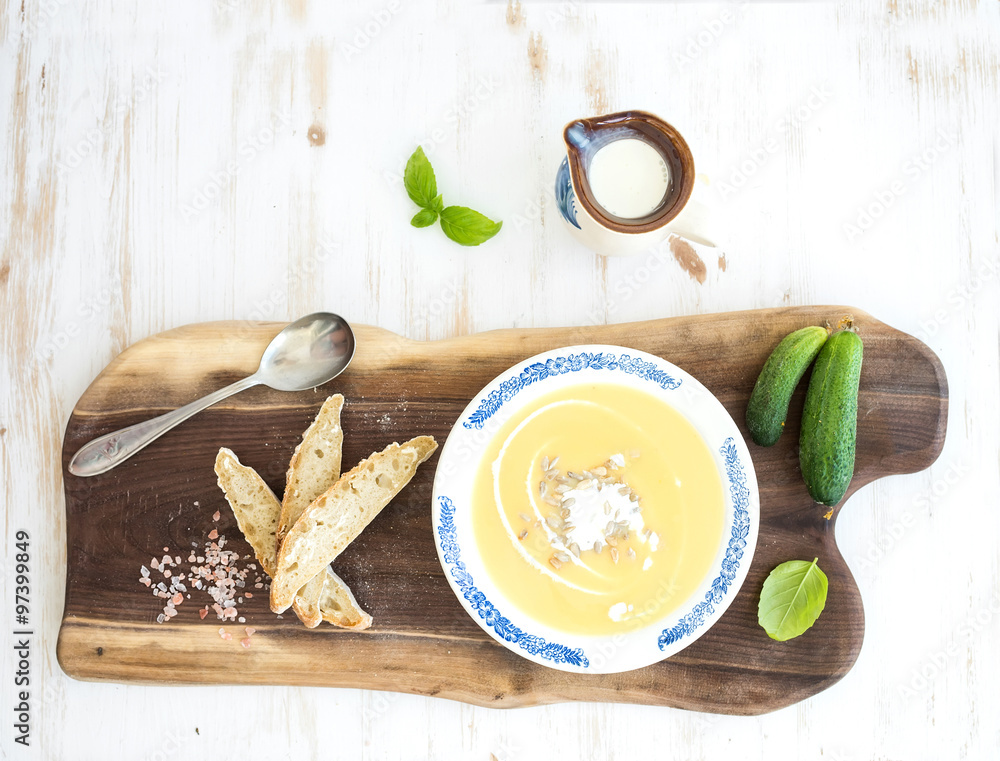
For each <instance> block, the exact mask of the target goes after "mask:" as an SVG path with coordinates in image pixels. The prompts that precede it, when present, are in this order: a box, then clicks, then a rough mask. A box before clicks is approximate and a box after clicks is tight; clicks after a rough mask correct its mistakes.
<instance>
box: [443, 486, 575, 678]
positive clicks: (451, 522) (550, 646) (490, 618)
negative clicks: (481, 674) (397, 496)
mask: <svg viewBox="0 0 1000 761" xmlns="http://www.w3.org/2000/svg"><path fill="white" fill-rule="evenodd" d="M438 502H440V504H441V520H440V523H439V525H438V538H439V540H440V542H441V550H442V554H443V556H444V560H445V562H446V563H447V564H448V565H449V572H450V573H451V577H452V578H453V579H454V580H455V583H456V584H458V586H459V588H460V589H461V590H462V596H463V597H464V598H465V599H466V600H467V601H468V602H469V605H471V606H472V608H473V610H475V611H476V613H478V614H479V617H480V618H481V619H483V621H485V622H486V624H487V625H488V626H490V627H492V628H493V631H495V632H496V633H497V634H498V635H499V636H500V638H501V639H503V640H504V641H505V642H512V643H515V644H516V645H518V647H520V648H521V649H522V650H524V651H525V652H527V653H529V654H530V655H534V656H537V657H539V658H544V659H545V660H548V661H552V662H553V663H568V664H571V665H573V666H579V667H580V668H587V666H589V665H590V660H589V659H588V658H587V656H586V655H585V654H584V652H583V650H582V649H581V648H575V649H574V648H569V647H566V646H565V645H559V644H556V643H554V642H548V641H547V640H546V639H545V638H544V637H538V636H535V635H533V634H528V633H527V632H524V631H523V630H521V629H520V628H518V627H517V626H515V625H514V624H512V623H511V622H510V619H508V618H506V617H505V616H503V615H501V614H500V611H499V610H497V609H496V607H495V606H494V605H493V603H491V602H490V601H489V600H487V599H486V595H484V594H483V593H482V592H481V591H480V590H479V588H478V587H476V585H475V582H474V581H473V579H472V574H470V573H469V572H468V571H467V570H466V568H465V563H463V562H462V553H461V550H460V549H459V546H458V536H457V533H456V530H455V505H454V503H452V501H451V500H450V499H449V498H448V497H444V496H441V497H438Z"/></svg>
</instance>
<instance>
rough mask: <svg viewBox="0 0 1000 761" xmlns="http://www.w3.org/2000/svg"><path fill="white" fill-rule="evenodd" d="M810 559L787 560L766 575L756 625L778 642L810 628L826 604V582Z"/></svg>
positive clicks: (814, 559) (824, 576)
mask: <svg viewBox="0 0 1000 761" xmlns="http://www.w3.org/2000/svg"><path fill="white" fill-rule="evenodd" d="M817 560H819V558H813V561H812V562H811V563H810V562H808V561H806V560H789V561H788V562H787V563H782V564H781V565H779V566H778V567H777V568H775V569H774V570H773V571H771V573H770V574H769V575H768V577H767V579H766V580H765V581H764V588H763V589H761V591H760V604H759V605H758V606H757V622H758V623H759V624H760V625H761V626H762V627H763V628H764V631H766V632H767V636H769V637H770V638H771V639H776V640H778V641H779V642H784V641H785V640H788V639H792V637H798V636H799V635H800V634H802V633H803V632H805V631H806V629H808V628H809V627H810V626H812V625H813V624H814V623H815V622H816V619H817V618H819V614H820V613H822V612H823V607H824V606H825V605H826V591H827V588H828V586H829V583H828V582H827V580H826V574H825V573H823V571H821V570H820V568H819V566H818V565H817V564H816V561H817Z"/></svg>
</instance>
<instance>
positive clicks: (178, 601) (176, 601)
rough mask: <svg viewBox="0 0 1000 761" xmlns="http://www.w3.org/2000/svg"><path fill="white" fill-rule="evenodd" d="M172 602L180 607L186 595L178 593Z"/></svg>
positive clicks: (171, 599)
mask: <svg viewBox="0 0 1000 761" xmlns="http://www.w3.org/2000/svg"><path fill="white" fill-rule="evenodd" d="M170 602H172V603H173V604H174V605H180V604H181V603H182V602H184V595H182V594H181V593H180V592H178V593H177V594H175V595H174V596H173V597H171V598H170Z"/></svg>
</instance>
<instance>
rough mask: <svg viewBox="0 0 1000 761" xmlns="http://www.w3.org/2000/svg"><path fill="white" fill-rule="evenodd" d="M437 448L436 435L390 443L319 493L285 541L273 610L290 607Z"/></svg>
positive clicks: (274, 583) (273, 584)
mask: <svg viewBox="0 0 1000 761" xmlns="http://www.w3.org/2000/svg"><path fill="white" fill-rule="evenodd" d="M435 449H437V443H436V442H435V441H434V439H433V437H431V436H418V437H417V438H415V439H412V440H410V441H408V442H406V443H405V444H395V443H394V444H390V445H389V446H387V447H386V448H385V449H383V450H382V451H381V452H377V453H375V454H373V455H371V456H370V457H368V458H367V459H365V460H362V461H361V462H360V463H358V465H357V467H355V468H354V469H353V470H351V471H350V472H348V473H345V474H344V475H342V476H341V477H340V480H339V481H337V483H335V484H334V485H333V486H331V487H330V488H329V489H328V490H327V491H326V492H324V493H323V494H321V495H320V496H319V497H317V498H316V500H315V501H314V502H313V503H312V504H311V505H309V507H308V508H306V511H305V512H304V513H302V516H301V517H300V518H299V520H298V521H297V522H296V523H295V525H294V526H292V529H291V531H289V532H288V534H287V535H286V536H285V541H284V542H282V544H281V549H280V550H279V552H278V563H277V569H276V572H275V576H274V577H273V581H272V582H271V610H273V611H274V612H275V613H281V612H283V611H285V610H288V607H289V606H290V605H291V604H292V602H293V601H294V600H295V593H296V591H298V590H299V589H301V588H302V586H303V584H305V583H306V582H307V581H309V580H310V579H312V578H313V577H314V576H315V575H316V574H317V573H319V572H320V571H322V570H323V568H324V567H325V566H327V565H328V564H329V563H330V562H332V561H333V560H334V559H335V558H336V557H337V556H338V555H339V554H340V553H341V552H343V550H344V548H345V547H346V546H347V545H348V544H350V543H351V542H352V541H353V540H354V539H355V538H356V537H357V536H358V534H360V533H361V532H362V531H363V530H364V528H365V527H366V526H367V525H368V524H369V523H371V522H372V520H374V518H375V516H377V515H378V514H379V513H380V512H381V511H382V509H383V508H384V507H385V506H386V505H388V504H389V502H390V501H391V500H392V498H393V497H395V496H396V495H397V494H398V493H399V492H400V490H401V489H402V488H403V487H404V486H406V484H407V483H409V481H410V479H411V478H413V474H414V473H416V472H417V466H419V465H420V463H422V462H424V461H425V460H426V459H427V458H428V457H430V456H431V454H432V453H433V452H434V450H435Z"/></svg>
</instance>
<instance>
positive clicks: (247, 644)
mask: <svg viewBox="0 0 1000 761" xmlns="http://www.w3.org/2000/svg"><path fill="white" fill-rule="evenodd" d="M240 644H241V645H243V647H245V648H249V647H250V638H249V637H246V638H244V639H241V640H240Z"/></svg>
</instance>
